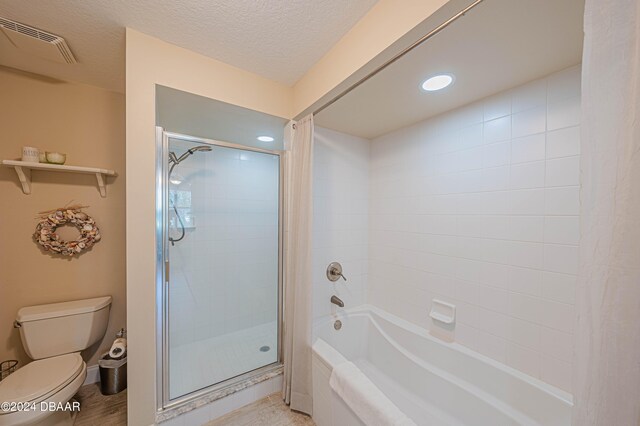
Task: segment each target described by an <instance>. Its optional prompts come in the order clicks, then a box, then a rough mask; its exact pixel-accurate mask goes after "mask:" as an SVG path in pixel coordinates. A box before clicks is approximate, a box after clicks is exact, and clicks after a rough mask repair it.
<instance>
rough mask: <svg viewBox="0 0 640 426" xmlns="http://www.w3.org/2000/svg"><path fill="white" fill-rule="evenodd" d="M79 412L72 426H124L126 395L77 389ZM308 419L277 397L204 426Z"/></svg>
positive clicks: (278, 424)
mask: <svg viewBox="0 0 640 426" xmlns="http://www.w3.org/2000/svg"><path fill="white" fill-rule="evenodd" d="M75 399H77V400H78V401H80V412H79V413H78V417H77V418H76V423H75V426H94V425H99V426H124V425H126V424H127V391H126V390H125V391H122V392H120V393H119V394H116V395H109V396H105V395H102V394H101V393H100V384H99V383H94V384H91V385H86V386H83V387H81V388H80V390H79V391H78V393H77V394H76V395H75ZM314 425H315V423H313V420H311V417H309V416H307V415H306V414H301V413H297V412H295V411H291V410H290V409H289V407H287V406H286V405H285V403H284V402H283V401H282V398H281V396H280V393H279V392H278V393H275V394H273V395H270V396H268V397H266V398H264V399H261V400H260V401H256V402H254V403H253V404H249V405H247V406H246V407H242V408H239V409H238V410H236V411H232V412H231V413H229V414H227V415H225V416H223V417H220V418H218V419H216V420H213V421H211V422H209V423H207V424H206V426H314ZM194 426H196V425H194Z"/></svg>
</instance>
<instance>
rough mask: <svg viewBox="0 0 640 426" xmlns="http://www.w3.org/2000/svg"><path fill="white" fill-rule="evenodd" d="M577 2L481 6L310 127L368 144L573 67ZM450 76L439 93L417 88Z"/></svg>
mask: <svg viewBox="0 0 640 426" xmlns="http://www.w3.org/2000/svg"><path fill="white" fill-rule="evenodd" d="M583 14H584V0H561V1H559V0H517V1H514V0H486V1H484V2H482V3H480V4H479V5H478V6H477V7H475V8H474V9H472V10H471V11H470V12H468V13H467V14H466V15H465V16H464V17H462V18H460V19H458V20H457V21H456V22H454V23H453V24H452V25H450V26H449V27H447V28H446V29H444V30H443V31H442V32H441V33H439V34H438V35H436V36H435V37H433V38H432V39H430V40H428V41H427V42H425V43H424V44H422V45H421V46H420V47H418V48H416V49H414V50H413V51H411V52H410V53H409V54H407V55H406V56H404V57H403V58H401V59H400V60H398V61H397V62H395V63H394V64H392V65H391V66H389V67H388V68H386V69H385V70H383V71H382V72H380V73H379V74H378V75H376V76H375V77H373V78H372V79H370V80H369V81H367V82H366V83H364V84H363V85H361V86H360V87H358V88H357V89H355V90H353V91H352V92H351V93H349V94H348V95H346V96H345V97H344V98H342V99H341V100H339V101H338V102H336V103H334V104H333V105H331V106H330V107H329V108H327V109H325V110H324V111H322V112H321V113H319V114H318V115H317V116H316V118H315V122H316V124H318V125H320V126H323V127H328V128H330V129H334V130H338V131H341V132H345V133H350V134H353V135H357V136H361V137H365V138H374V137H377V136H380V135H383V134H385V133H388V132H391V131H393V130H395V129H398V128H401V127H404V126H407V125H410V124H413V123H416V122H418V121H421V120H425V119H427V118H429V117H433V116H435V115H438V114H441V113H443V112H445V111H448V110H451V109H454V108H457V107H460V106H462V105H466V104H468V103H471V102H474V101H476V100H479V99H482V98H484V97H486V96H489V95H492V94H495V93H498V92H501V91H503V90H507V89H510V88H512V87H515V86H519V85H521V84H523V83H526V82H528V81H531V80H534V79H536V78H540V77H543V76H545V75H548V74H550V73H552V72H555V71H559V70H561V69H564V68H567V67H570V66H572V65H575V64H578V63H579V62H580V61H581V58H582V39H583V32H582V17H583ZM442 72H446V73H453V74H454V75H455V77H456V80H455V82H454V84H453V85H452V86H450V87H448V88H446V89H445V90H442V91H441V92H430V93H426V92H423V91H422V90H420V89H419V86H420V83H421V82H422V81H424V80H425V79H426V78H427V77H429V76H432V75H434V74H438V73H442Z"/></svg>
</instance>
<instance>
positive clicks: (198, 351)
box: [169, 322, 278, 399]
mask: <svg viewBox="0 0 640 426" xmlns="http://www.w3.org/2000/svg"><path fill="white" fill-rule="evenodd" d="M277 329H278V328H277V326H276V323H275V322H270V323H266V324H261V325H259V326H256V327H252V328H247V329H244V330H239V331H236V332H233V333H229V334H225V335H222V336H217V337H212V338H209V339H205V340H198V341H195V342H191V343H187V344H183V345H179V346H172V347H171V349H170V353H169V366H170V368H169V388H170V397H171V399H173V398H177V397H180V396H183V395H186V394H188V393H190V392H194V391H197V390H199V389H202V388H205V387H207V386H211V385H213V384H216V383H220V382H222V381H224V380H228V379H230V378H232V377H235V376H238V375H241V374H244V373H246V372H248V371H251V370H255V369H256V368H260V367H263V366H265V365H268V364H271V363H274V362H276V361H277V360H278V333H277ZM267 348H269V349H268V350H266V349H267Z"/></svg>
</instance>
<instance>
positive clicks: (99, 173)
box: [2, 160, 118, 197]
mask: <svg viewBox="0 0 640 426" xmlns="http://www.w3.org/2000/svg"><path fill="white" fill-rule="evenodd" d="M2 165H3V166H5V167H13V169H14V170H15V171H16V174H17V175H18V179H19V180H20V183H21V184H22V192H24V193H25V194H31V171H32V170H43V171H49V172H65V173H83V174H88V175H95V177H96V181H97V183H98V190H99V191H100V195H101V196H103V197H106V196H107V186H106V177H107V176H118V174H117V173H116V172H115V171H113V170H107V169H98V168H96V167H80V166H60V165H57V164H46V163H28V162H25V161H16V160H2Z"/></svg>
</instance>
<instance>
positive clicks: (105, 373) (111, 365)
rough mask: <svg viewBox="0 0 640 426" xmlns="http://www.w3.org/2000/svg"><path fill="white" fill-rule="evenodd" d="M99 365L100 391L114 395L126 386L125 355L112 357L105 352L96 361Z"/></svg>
mask: <svg viewBox="0 0 640 426" xmlns="http://www.w3.org/2000/svg"><path fill="white" fill-rule="evenodd" d="M98 366H99V367H100V392H102V394H103V395H114V394H116V393H119V392H122V391H123V390H125V389H126V388H127V357H126V356H125V357H124V358H121V359H113V358H111V357H110V356H109V353H108V352H107V353H106V354H104V355H103V356H102V358H100V361H98Z"/></svg>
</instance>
